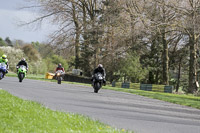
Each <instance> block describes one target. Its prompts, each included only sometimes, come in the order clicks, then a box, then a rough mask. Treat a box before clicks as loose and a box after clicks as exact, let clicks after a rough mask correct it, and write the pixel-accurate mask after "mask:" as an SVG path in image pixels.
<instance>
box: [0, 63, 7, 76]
mask: <svg viewBox="0 0 200 133" xmlns="http://www.w3.org/2000/svg"><path fill="white" fill-rule="evenodd" d="M6 71H7V65H6V64H5V63H4V62H3V63H0V80H1V79H3V77H4V76H3V75H4V74H5V73H6Z"/></svg>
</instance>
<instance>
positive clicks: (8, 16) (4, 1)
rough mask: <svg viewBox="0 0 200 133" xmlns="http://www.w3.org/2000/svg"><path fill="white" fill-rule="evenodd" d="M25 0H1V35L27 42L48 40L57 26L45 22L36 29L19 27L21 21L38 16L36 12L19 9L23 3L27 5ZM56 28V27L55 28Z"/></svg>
mask: <svg viewBox="0 0 200 133" xmlns="http://www.w3.org/2000/svg"><path fill="white" fill-rule="evenodd" d="M26 4H27V2H25V1H24V0H1V4H0V37H1V38H3V39H5V38H6V37H9V38H10V39H11V40H15V39H18V40H23V41H25V42H32V41H34V42H35V41H39V42H46V41H47V40H48V35H49V34H50V32H52V31H53V30H54V29H55V26H52V25H50V24H45V23H44V24H43V25H42V27H41V28H39V29H37V30H35V29H33V28H32V27H29V28H28V27H19V26H18V24H19V23H20V21H28V20H32V19H34V17H36V16H37V14H36V13H35V12H31V11H25V10H19V9H18V8H19V7H21V6H22V5H26ZM53 28H54V29H53Z"/></svg>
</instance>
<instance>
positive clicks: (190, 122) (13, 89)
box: [0, 77, 200, 133]
mask: <svg viewBox="0 0 200 133" xmlns="http://www.w3.org/2000/svg"><path fill="white" fill-rule="evenodd" d="M0 88H1V89H4V90H7V91H8V92H10V93H11V94H13V95H15V96H18V97H20V98H23V99H26V100H33V101H37V102H39V103H41V104H42V105H44V106H46V107H48V108H51V109H53V110H61V111H65V112H74V113H79V114H84V115H87V116H89V117H90V118H92V119H94V120H99V121H101V122H103V123H106V124H109V125H110V126H112V127H116V128H119V129H120V128H124V129H128V130H132V131H135V132H136V133H200V110H198V109H193V108H190V107H185V106H180V105H175V104H171V103H167V102H163V101H159V100H155V99H150V98H146V97H142V96H137V95H134V94H129V93H123V92H117V91H112V90H104V89H101V90H100V91H99V93H98V94H95V93H93V89H92V87H87V86H81V85H72V84H61V85H59V84H56V83H55V82H45V81H37V80H30V79H25V80H24V81H23V82H22V83H19V82H18V79H17V78H11V77H6V78H5V79H3V80H1V81H0Z"/></svg>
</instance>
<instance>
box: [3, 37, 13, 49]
mask: <svg viewBox="0 0 200 133" xmlns="http://www.w3.org/2000/svg"><path fill="white" fill-rule="evenodd" d="M5 42H6V43H7V45H8V46H11V47H12V46H13V44H12V41H11V40H10V38H9V37H6V39H5Z"/></svg>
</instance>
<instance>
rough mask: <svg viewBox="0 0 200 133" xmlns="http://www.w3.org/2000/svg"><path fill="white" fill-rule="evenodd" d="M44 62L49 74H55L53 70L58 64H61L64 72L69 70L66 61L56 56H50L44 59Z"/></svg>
mask: <svg viewBox="0 0 200 133" xmlns="http://www.w3.org/2000/svg"><path fill="white" fill-rule="evenodd" d="M44 62H45V63H46V65H47V70H48V71H49V72H55V69H56V67H57V66H58V64H59V63H61V64H62V66H63V67H64V69H65V71H67V70H68V68H69V66H68V63H67V60H65V59H64V58H63V57H61V56H58V55H52V56H51V57H47V58H46V59H44Z"/></svg>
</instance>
